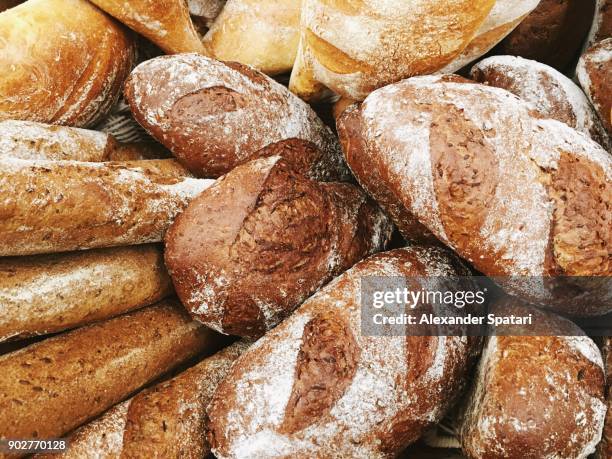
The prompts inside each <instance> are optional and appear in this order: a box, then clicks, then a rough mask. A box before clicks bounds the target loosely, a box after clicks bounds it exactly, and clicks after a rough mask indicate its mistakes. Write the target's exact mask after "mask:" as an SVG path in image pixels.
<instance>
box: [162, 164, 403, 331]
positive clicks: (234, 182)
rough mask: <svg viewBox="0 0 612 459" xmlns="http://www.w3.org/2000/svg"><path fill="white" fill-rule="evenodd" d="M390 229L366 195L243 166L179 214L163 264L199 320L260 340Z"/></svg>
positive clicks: (266, 167)
mask: <svg viewBox="0 0 612 459" xmlns="http://www.w3.org/2000/svg"><path fill="white" fill-rule="evenodd" d="M392 229H393V225H392V224H391V222H390V220H389V219H388V218H387V217H386V216H385V215H384V214H383V213H382V211H381V210H380V209H379V207H378V206H377V205H376V203H374V201H372V200H370V199H369V198H368V197H367V196H366V195H365V193H363V192H361V191H360V190H359V189H358V188H357V187H355V186H354V185H350V184H347V183H320V182H317V181H314V180H310V179H308V178H306V177H303V176H301V175H300V174H298V173H296V172H295V170H294V169H293V168H292V167H291V166H290V164H289V163H288V162H287V161H286V160H284V159H282V158H280V157H279V156H273V157H270V158H265V159H258V160H255V161H251V162H249V163H246V164H244V165H242V166H238V167H237V168H236V169H234V170H233V171H232V172H230V173H229V174H227V175H225V176H224V177H222V178H221V179H219V180H218V181H217V182H216V183H215V184H214V185H213V186H212V187H211V188H209V189H208V190H207V191H206V192H204V193H202V194H201V195H200V196H199V197H198V198H197V199H195V200H194V201H192V203H191V204H190V205H189V206H188V207H187V209H186V210H185V211H184V212H183V213H182V214H181V215H179V217H178V218H177V219H176V221H175V223H174V224H173V225H172V226H171V227H170V229H169V231H168V233H167V235H166V252H165V258H166V265H167V266H168V269H169V271H170V274H171V277H172V280H173V282H174V285H175V288H176V291H177V293H178V295H179V298H180V299H181V300H182V302H183V304H184V305H185V307H186V308H187V310H188V311H189V312H190V313H191V314H192V316H193V317H194V318H196V319H197V320H199V321H200V322H202V323H204V324H206V325H207V326H209V327H212V328H214V329H215V330H218V331H220V332H223V333H229V334H233V335H240V336H261V335H262V334H263V333H264V332H265V331H266V330H269V329H270V328H272V327H274V326H275V325H276V324H277V323H278V322H280V321H281V320H282V319H284V318H285V317H286V316H287V315H289V314H290V313H291V312H292V311H293V310H294V309H295V308H296V307H297V306H299V304H300V303H302V301H304V300H305V299H306V298H308V297H309V296H310V295H311V294H313V293H314V292H315V291H317V290H318V289H319V288H320V287H321V286H322V285H324V284H325V283H327V282H328V281H329V280H331V279H332V278H333V277H335V276H337V275H338V274H340V273H341V272H342V271H344V270H346V269H348V268H349V267H350V266H352V265H353V264H355V263H356V262H357V261H359V260H361V259H362V258H364V257H366V256H368V255H370V254H372V253H374V252H377V251H379V250H382V249H383V248H384V247H385V245H386V243H387V242H388V241H389V239H390V237H391V232H392Z"/></svg>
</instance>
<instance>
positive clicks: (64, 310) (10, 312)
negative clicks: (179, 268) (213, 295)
mask: <svg viewBox="0 0 612 459" xmlns="http://www.w3.org/2000/svg"><path fill="white" fill-rule="evenodd" d="M171 292H172V282H171V281H170V278H169V277H168V273H167V272H166V268H165V266H164V262H163V256H162V253H161V250H160V248H159V247H157V246H154V245H142V246H137V247H120V248H112V249H102V250H88V251H84V252H74V253H64V254H57V255H47V256H33V257H10V258H0V341H4V340H6V339H8V338H15V337H25V336H32V335H41V334H47V333H54V332H58V331H62V330H66V329H68V328H74V327H76V326H79V325H83V324H87V323H92V322H96V321H99V320H104V319H108V318H110V317H113V316H116V315H119V314H122V313H124V312H127V311H130V310H133V309H137V308H140V307H142V306H146V305H149V304H152V303H154V302H156V301H159V300H161V299H162V298H164V297H166V296H168V295H170V294H171Z"/></svg>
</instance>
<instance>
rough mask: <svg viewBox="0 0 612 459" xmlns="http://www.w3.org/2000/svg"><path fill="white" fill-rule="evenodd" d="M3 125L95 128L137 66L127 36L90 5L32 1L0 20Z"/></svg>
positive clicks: (60, 0) (71, 0)
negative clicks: (25, 123)
mask: <svg viewBox="0 0 612 459" xmlns="http://www.w3.org/2000/svg"><path fill="white" fill-rule="evenodd" d="M0 43H2V47H0V120H6V119H18V120H30V121H39V122H43V123H51V124H63V125H69V126H76V127H84V126H91V125H92V124H95V123H96V122H97V121H99V120H100V119H101V118H103V117H104V116H105V115H106V114H107V113H108V112H109V111H110V109H111V107H112V106H113V104H114V103H115V102H116V101H117V98H118V97H119V93H120V92H121V88H122V86H123V83H124V81H125V79H126V78H127V75H128V73H129V72H130V70H131V68H132V65H133V63H134V54H135V47H134V43H133V40H132V38H131V37H130V36H129V35H128V34H127V33H126V31H125V30H124V29H123V28H122V27H121V26H120V25H119V24H118V23H116V22H115V21H114V20H113V19H112V18H110V17H108V16H107V15H106V14H104V13H103V12H102V11H100V10H99V9H98V8H96V7H95V6H93V5H92V4H91V3H89V2H88V1H86V0H29V1H27V2H25V3H23V4H22V5H19V6H17V7H15V8H11V9H10V10H7V11H5V12H3V13H2V14H0Z"/></svg>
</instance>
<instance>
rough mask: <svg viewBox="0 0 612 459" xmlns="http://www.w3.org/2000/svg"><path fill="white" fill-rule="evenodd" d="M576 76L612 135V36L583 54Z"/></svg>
mask: <svg viewBox="0 0 612 459" xmlns="http://www.w3.org/2000/svg"><path fill="white" fill-rule="evenodd" d="M576 76H577V77H578V80H579V81H580V85H581V86H582V89H584V91H585V92H586V93H587V95H588V96H589V99H591V102H593V106H594V107H595V109H596V110H597V112H598V113H599V117H600V118H601V121H602V122H603V124H604V126H605V127H606V129H607V130H608V134H610V135H611V136H612V38H608V39H606V40H603V41H602V42H600V43H597V44H596V45H594V46H592V47H591V48H589V49H588V50H587V51H586V52H585V53H584V54H583V55H582V57H581V58H580V61H579V62H578V67H577V69H576Z"/></svg>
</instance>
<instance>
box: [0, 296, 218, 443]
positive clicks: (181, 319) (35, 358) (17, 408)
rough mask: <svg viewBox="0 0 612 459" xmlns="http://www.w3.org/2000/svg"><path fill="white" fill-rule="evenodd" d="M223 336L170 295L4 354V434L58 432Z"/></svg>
mask: <svg viewBox="0 0 612 459" xmlns="http://www.w3.org/2000/svg"><path fill="white" fill-rule="evenodd" d="M218 341H219V337H218V335H217V334H216V333H214V332H212V331H211V330H209V329H206V328H204V327H202V326H201V325H199V324H197V323H196V322H193V321H191V320H190V319H189V316H188V315H187V314H186V313H185V312H184V311H182V308H180V306H179V305H178V303H177V302H176V301H174V300H171V301H168V300H167V301H164V302H162V303H159V304H157V305H155V306H151V307H149V308H145V309H143V310H140V311H137V312H133V313H129V314H126V315H123V316H121V317H118V318H115V319H111V320H108V321H105V322H102V323H99V324H96V325H90V326H88V327H83V328H79V329H77V330H74V331H71V332H68V333H65V334H62V335H59V336H56V337H53V338H48V339H46V340H44V341H41V342H40V343H36V344H33V345H31V346H28V347H26V348H23V349H21V350H18V351H15V352H13V353H10V354H5V355H3V356H1V357H0V365H1V367H2V371H3V377H2V378H0V412H2V418H3V422H2V423H1V424H0V438H2V439H6V438H30V439H34V438H40V439H45V438H57V437H61V436H62V435H64V434H66V433H68V432H70V431H72V430H73V429H75V428H76V427H78V426H80V425H81V424H83V423H84V422H86V421H88V420H89V419H91V418H93V417H96V416H98V415H100V414H101V413H103V412H104V411H105V410H107V409H108V408H109V407H111V406H113V405H114V404H116V403H118V402H120V401H122V400H124V399H125V398H127V397H128V396H129V395H130V394H131V393H132V392H134V391H136V390H137V389H139V388H141V387H143V386H144V385H145V384H147V383H149V382H150V381H153V380H155V379H156V378H158V377H159V376H161V375H162V374H164V373H165V372H167V371H169V370H171V369H172V368H174V367H176V366H178V365H179V364H180V363H181V362H185V361H186V360H188V359H189V358H191V357H194V356H196V355H198V354H200V353H204V352H208V353H211V352H213V351H214V350H215V348H216V346H218Z"/></svg>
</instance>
